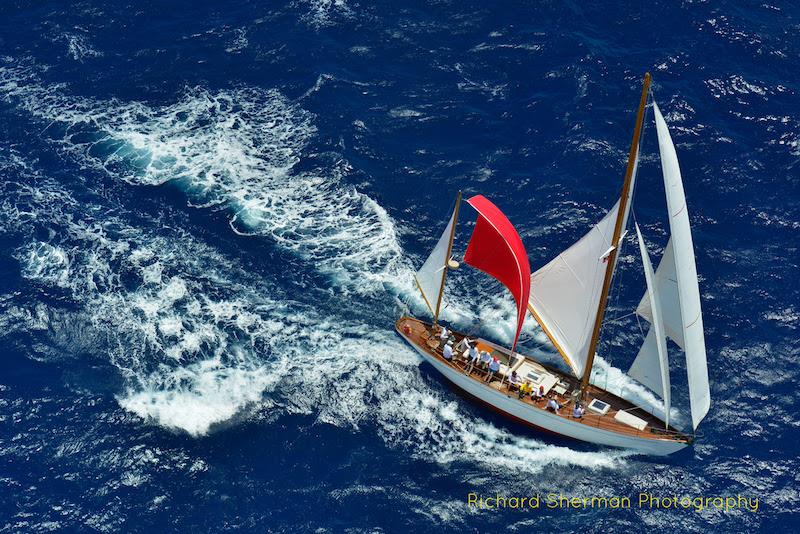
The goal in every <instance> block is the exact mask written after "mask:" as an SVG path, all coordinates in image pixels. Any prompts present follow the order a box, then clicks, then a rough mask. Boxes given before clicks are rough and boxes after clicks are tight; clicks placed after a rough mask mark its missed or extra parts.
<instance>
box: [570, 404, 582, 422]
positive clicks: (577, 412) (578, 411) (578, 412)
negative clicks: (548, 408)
mask: <svg viewBox="0 0 800 534" xmlns="http://www.w3.org/2000/svg"><path fill="white" fill-rule="evenodd" d="M583 412H584V410H583V406H581V404H580V403H579V402H576V403H575V408H573V409H572V417H574V418H575V419H580V418H581V417H583Z"/></svg>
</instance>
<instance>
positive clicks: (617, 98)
mask: <svg viewBox="0 0 800 534" xmlns="http://www.w3.org/2000/svg"><path fill="white" fill-rule="evenodd" d="M799 30H800V9H798V6H797V5H796V4H795V3H792V2H777V3H772V2H769V3H759V2H714V3H705V2H683V3H675V2H626V3H623V4H622V5H620V4H618V3H614V2H593V3H578V2H549V3H532V2H513V1H507V2H506V1H501V2H496V3H488V4H487V3H486V2H474V1H471V0H466V1H458V2H455V1H435V2H434V1H431V2H419V1H410V2H402V3H401V2H369V3H368V2H361V3H357V2H353V1H350V0H294V1H291V2H284V3H280V2H275V3H272V2H270V3H262V2H223V3H218V2H214V3H212V2H180V1H179V2H157V1H153V2H146V3H141V4H140V3H136V2H128V3H126V2H94V3H93V2H76V3H73V4H71V5H65V3H62V2H52V1H49V2H48V1H43V2H35V3H34V2H7V3H4V5H3V6H2V7H0V176H1V177H2V180H0V251H1V253H0V273H2V276H0V354H2V357H3V366H2V371H0V488H2V489H0V532H48V531H68V532H97V531H101V532H143V531H149V532H154V531H155V532H172V531H176V532H177V531H179V532H184V531H189V530H193V531H199V532H219V531H223V530H225V531H243V532H258V531H261V532H298V531H299V532H305V531H317V532H341V531H352V532H362V531H368V532H375V531H379V532H380V531H385V532H395V531H409V530H411V531H415V532H430V531H441V530H442V529H446V530H455V529H461V530H468V531H496V530H500V529H508V530H509V531H512V532H522V531H528V530H535V531H552V530H558V531H581V532H601V531H602V532H608V531H614V532H617V531H619V532H629V531H640V530H642V529H669V530H670V531H673V532H696V531H722V532H726V531H745V530H747V531H769V530H774V529H776V528H781V530H787V529H788V530H790V531H791V530H794V529H797V528H800V522H798V520H797V514H796V512H795V509H796V508H797V507H798V506H799V505H800V494H799V488H798V478H797V472H798V467H800V464H799V463H798V459H797V457H798V446H797V443H798V441H800V430H799V429H800V419H798V415H797V413H798V399H797V394H796V384H797V382H798V379H800V376H798V375H799V374H800V373H799V372H798V366H797V359H798V356H799V355H800V350H799V347H798V342H797V334H798V328H800V315H799V314H800V303H799V302H798V297H799V296H800V282H798V276H797V273H798V270H797V269H798V263H800V260H799V258H798V250H797V244H798V230H799V229H800V209H799V208H798V198H800V195H799V193H800V191H799V186H800V180H799V179H798V176H800V173H799V168H798V161H800V101H798V91H799V90H800V88H798V75H797V72H798V70H799V69H800V37H798V34H799V33H800V32H799ZM647 70H649V71H651V72H652V74H653V77H654V86H653V93H654V96H655V98H656V100H657V102H658V103H659V105H660V107H661V109H662V111H663V113H664V114H665V117H666V119H667V122H668V123H669V125H670V128H671V130H672V135H673V138H674V140H675V143H676V145H677V149H678V154H679V157H680V160H681V166H682V170H683V175H684V182H685V188H686V192H687V197H688V206H689V210H690V214H691V222H692V227H693V231H694V240H695V241H694V242H695V248H696V254H697V264H698V272H699V273H700V276H701V280H700V286H701V292H702V297H703V306H704V319H705V324H706V336H707V337H706V342H707V347H708V359H709V377H710V382H711V395H712V405H711V411H710V413H709V416H708V417H707V419H706V420H705V421H704V423H703V425H702V427H701V429H700V430H701V434H702V435H701V436H700V438H699V439H698V441H697V443H696V444H695V446H693V447H692V448H690V449H688V450H686V451H684V452H681V453H679V454H676V455H674V456H672V457H668V458H652V457H646V456H641V455H635V454H632V453H630V452H626V451H619V450H613V449H606V448H600V447H593V446H590V445H584V444H578V443H574V442H567V441H560V440H557V439H554V438H552V437H548V436H544V435H540V434H535V433H531V432H529V431H527V430H525V429H522V428H520V427H518V426H515V425H513V424H511V423H508V422H506V421H505V420H503V419H501V418H498V417H497V416H495V415H494V414H492V413H490V412H488V411H485V410H483V409H482V408H479V407H477V406H475V405H473V404H471V403H470V402H469V401H467V400H465V399H463V398H461V397H460V396H458V395H457V394H456V393H455V392H454V391H453V390H452V389H450V388H449V387H448V386H447V385H446V384H445V383H444V382H443V381H442V379H441V378H440V377H439V376H437V375H436V373H435V372H434V371H433V370H432V369H431V368H430V367H428V366H427V365H424V364H422V363H421V362H420V361H419V360H418V358H417V357H416V356H415V354H414V353H413V351H412V350H411V349H410V348H408V347H407V346H405V345H404V344H403V342H402V340H400V339H399V338H398V337H397V336H396V335H395V334H394V331H393V322H394V319H395V318H396V317H397V316H398V315H399V314H400V313H402V312H404V311H410V312H412V313H417V314H423V313H424V308H423V307H422V304H421V302H420V300H419V297H417V295H416V292H415V289H414V287H413V285H412V282H411V274H412V273H413V271H414V269H415V267H417V266H419V265H420V263H421V262H422V261H423V260H424V257H425V254H426V253H427V251H428V249H429V248H430V246H431V245H432V244H433V243H434V242H435V239H436V238H437V237H438V233H439V232H440V231H441V228H442V226H443V225H444V221H445V219H446V217H447V214H448V212H449V210H450V208H451V205H452V200H453V197H454V195H455V193H456V191H458V190H459V189H463V190H464V191H465V193H467V194H473V193H482V194H484V195H486V196H487V197H489V198H491V199H492V200H493V201H494V202H495V203H496V204H498V205H499V206H500V207H501V208H502V209H503V210H504V211H505V212H506V213H507V214H508V216H509V217H510V219H511V220H512V221H513V222H514V223H515V224H516V225H517V227H518V229H519V230H520V233H521V235H522V237H523V240H524V241H525V244H526V246H527V247H528V251H529V256H530V260H531V264H532V266H533V268H537V267H538V266H541V265H543V264H544V263H545V262H546V261H549V259H550V258H551V257H553V255H555V254H557V253H558V252H559V251H560V250H562V249H563V248H565V247H566V246H567V245H568V244H569V243H571V242H572V241H573V240H575V239H577V238H578V237H579V236H580V235H582V234H583V232H584V231H585V230H586V229H587V228H588V227H589V226H590V225H591V224H593V223H594V222H595V221H597V220H598V219H599V218H600V217H601V216H602V214H603V213H604V211H605V210H606V209H608V208H609V207H610V206H611V205H612V204H613V203H614V201H615V199H616V196H617V195H618V192H619V188H620V184H621V179H622V173H623V170H624V166H625V162H626V157H627V151H628V146H629V143H630V137H631V131H632V128H633V122H634V112H635V106H636V105H637V103H638V97H639V91H640V84H641V77H642V75H643V73H644V72H645V71H647ZM653 133H654V129H653V128H652V126H651V127H650V128H649V130H646V131H645V135H644V145H643V159H642V166H641V172H640V178H639V181H638V185H637V192H636V201H635V202H636V204H635V215H636V219H637V221H639V222H640V224H641V225H642V227H643V229H644V231H645V234H646V235H647V236H648V237H649V238H650V239H651V240H652V245H653V249H652V251H651V252H652V253H653V255H654V257H656V258H657V257H659V256H660V254H661V252H662V249H661V248H660V247H663V246H664V244H665V241H666V235H667V231H666V228H665V223H666V221H665V220H664V218H663V212H664V206H663V190H662V189H660V187H661V186H660V185H659V184H660V178H659V172H660V171H659V167H658V158H657V147H656V146H655V143H654V139H653V137H654V135H653ZM466 211H467V210H465V212H466ZM470 217H471V215H469V214H468V213H467V214H465V216H464V218H463V219H462V220H463V221H465V224H463V225H462V228H461V229H460V231H459V237H460V238H462V239H461V240H460V242H461V243H462V244H463V242H464V239H463V238H466V237H467V236H468V231H469V224H468V221H469V219H470ZM462 246H463V245H462ZM462 252H463V248H462ZM636 254H637V251H636V247H635V245H633V244H630V243H629V244H628V245H627V246H626V248H625V249H623V257H622V260H621V262H620V272H619V275H618V277H617V284H616V289H615V293H614V297H613V299H612V307H611V310H610V312H609V317H610V319H611V321H610V323H609V326H608V328H606V330H605V333H604V335H603V338H602V343H601V351H600V352H601V355H602V356H603V358H602V359H601V360H600V362H599V366H598V367H599V369H598V374H597V375H596V376H595V380H596V381H599V382H601V383H603V384H604V385H607V386H609V387H613V388H617V389H618V390H621V391H625V392H628V393H631V394H639V395H641V394H642V392H641V389H639V388H637V387H636V386H635V385H634V384H631V383H630V382H628V381H626V380H625V378H624V376H623V375H622V372H623V371H624V370H625V369H627V366H628V365H630V363H631V361H632V360H633V357H634V355H635V352H636V345H637V343H638V342H640V340H641V332H640V330H639V326H638V325H637V323H636V321H635V319H634V318H632V317H630V316H628V313H629V312H630V310H631V306H633V305H635V304H636V302H638V298H639V297H640V296H641V292H642V291H643V288H644V286H643V281H642V275H641V273H640V272H639V271H640V268H639V267H637V264H636ZM447 301H448V302H449V304H448V307H447V309H446V310H445V312H444V313H445V319H446V320H448V321H450V322H451V324H453V326H455V327H457V328H460V329H463V330H469V331H474V332H478V333H480V334H482V335H484V336H487V337H490V338H492V339H495V340H498V341H500V342H504V341H508V340H509V337H510V335H511V334H510V332H511V328H512V323H513V308H512V303H511V300H510V298H509V297H508V296H506V295H505V294H504V293H503V292H502V291H501V290H500V288H499V287H498V286H497V285H496V284H495V283H493V282H492V281H490V280H488V279H487V278H486V277H483V276H481V275H480V274H478V273H471V272H469V271H467V270H461V271H458V272H457V273H455V274H454V276H452V277H451V281H450V286H449V287H448V293H447ZM523 339H524V343H523V344H524V347H525V349H526V350H527V351H528V352H531V353H535V354H537V355H539V356H540V357H542V358H545V359H549V361H552V362H553V363H556V364H557V363H558V361H559V358H558V356H557V355H556V354H554V353H553V351H552V349H550V348H548V345H547V343H546V340H545V338H544V337H543V335H542V333H541V332H540V331H539V330H538V329H537V328H536V327H535V325H533V324H532V323H530V322H529V323H528V326H527V327H526V330H525V333H524V338H523ZM672 363H673V368H672V374H673V377H674V378H673V383H674V384H675V393H674V395H675V396H676V397H677V399H676V404H677V406H678V409H679V411H680V413H679V414H677V415H676V417H677V420H678V421H679V422H680V423H682V424H684V425H686V424H688V419H687V415H686V394H685V378H684V379H682V378H681V377H682V376H683V375H684V366H683V364H682V363H681V361H680V358H673V360H672ZM681 380H683V382H682V381H681ZM682 384H683V387H681V385H682ZM470 492H475V493H479V494H481V495H484V496H491V495H495V494H497V493H500V494H505V495H532V494H536V493H541V494H546V493H559V492H561V493H564V494H566V495H569V496H591V495H600V496H613V495H619V496H631V497H635V496H636V495H637V494H638V493H640V492H650V493H653V494H657V495H663V496H671V495H678V496H681V495H691V496H716V495H723V496H726V495H737V494H743V495H748V496H750V497H758V498H759V500H760V506H759V510H758V512H755V513H753V512H750V511H747V510H741V509H737V510H732V511H729V512H722V511H719V510H715V509H713V508H709V509H705V510H702V511H699V512H698V511H693V510H683V509H680V510H664V509H661V510H659V509H649V508H642V509H639V508H636V507H633V508H631V509H627V510H605V509H587V510H577V511H576V510H563V509H556V510H548V509H541V510H536V511H530V510H528V511H512V510H504V511H487V510H484V511H479V510H474V509H470V508H468V507H467V506H466V499H467V494H468V493H470ZM348 529H349V530H348Z"/></svg>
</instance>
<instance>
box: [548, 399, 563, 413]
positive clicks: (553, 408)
mask: <svg viewBox="0 0 800 534" xmlns="http://www.w3.org/2000/svg"><path fill="white" fill-rule="evenodd" d="M545 408H546V409H547V411H549V412H554V413H558V410H560V409H561V405H560V404H558V403H557V402H556V400H555V399H550V400H549V401H547V405H546V406H545Z"/></svg>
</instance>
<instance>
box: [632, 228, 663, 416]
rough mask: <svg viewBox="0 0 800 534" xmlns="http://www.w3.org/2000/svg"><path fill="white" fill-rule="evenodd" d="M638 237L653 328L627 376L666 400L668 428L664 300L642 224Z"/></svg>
mask: <svg viewBox="0 0 800 534" xmlns="http://www.w3.org/2000/svg"><path fill="white" fill-rule="evenodd" d="M636 237H637V238H638V240H639V252H640V253H641V255H642V266H643V267H644V278H645V281H646V282H647V294H648V295H649V297H650V302H651V303H652V304H651V307H650V313H651V316H652V321H651V322H652V325H651V327H650V329H649V330H648V332H647V337H646V338H645V341H644V343H643V344H642V347H641V349H639V354H638V355H637V356H636V359H635V360H634V361H633V365H631V368H630V370H629V371H628V375H630V376H631V377H632V378H634V379H636V380H638V381H639V382H641V383H642V384H644V385H645V386H647V387H649V388H650V389H651V390H653V391H654V392H656V393H658V394H659V395H660V396H661V398H662V399H664V410H665V411H664V414H665V419H664V421H665V423H666V426H667V427H669V409H670V403H671V395H670V384H669V360H668V357H667V338H666V337H665V333H664V323H663V321H662V320H661V299H660V295H659V293H658V288H657V286H656V284H655V273H654V272H653V264H652V263H651V262H650V254H648V252H647V246H646V245H645V243H644V238H642V232H641V230H639V225H638V224H637V225H636Z"/></svg>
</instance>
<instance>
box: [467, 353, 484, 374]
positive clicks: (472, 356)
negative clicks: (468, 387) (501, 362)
mask: <svg viewBox="0 0 800 534" xmlns="http://www.w3.org/2000/svg"><path fill="white" fill-rule="evenodd" d="M480 357H481V355H480V353H479V352H478V348H477V347H475V346H472V347H470V348H469V364H468V365H467V370H466V373H467V374H470V373H471V372H472V369H473V368H474V367H475V365H476V364H477V363H478V360H479V359H480Z"/></svg>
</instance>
